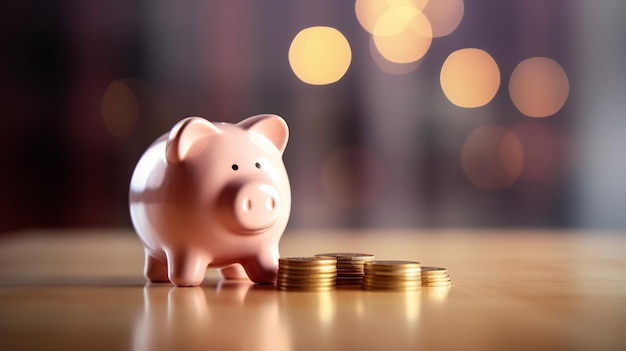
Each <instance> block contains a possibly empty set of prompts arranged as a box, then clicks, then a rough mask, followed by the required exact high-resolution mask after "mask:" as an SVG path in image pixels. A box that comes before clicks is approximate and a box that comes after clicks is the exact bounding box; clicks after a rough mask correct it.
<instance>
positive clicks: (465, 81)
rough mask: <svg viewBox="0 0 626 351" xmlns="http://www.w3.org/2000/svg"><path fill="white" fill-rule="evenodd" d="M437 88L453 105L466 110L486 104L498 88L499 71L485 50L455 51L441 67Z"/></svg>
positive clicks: (468, 49)
mask: <svg viewBox="0 0 626 351" xmlns="http://www.w3.org/2000/svg"><path fill="white" fill-rule="evenodd" d="M440 81H441V88H442V89H443V92H444V94H445V95H446V97H447V98H448V100H450V102H452V103H453V104H455V105H457V106H460V107H466V108H473V107H480V106H484V105H486V104H487V103H488V102H489V101H491V99H493V97H494V96H495V95H496V92H497V91H498V88H499V87H500V69H499V68H498V64H497V63H496V61H495V60H494V59H493V58H492V57H491V55H489V54H488V53H487V52H486V51H484V50H481V49H476V48H466V49H461V50H457V51H455V52H453V53H451V54H450V56H448V58H447V59H446V61H445V62H444V63H443V66H442V67H441V75H440Z"/></svg>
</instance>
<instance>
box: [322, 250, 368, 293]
mask: <svg viewBox="0 0 626 351" xmlns="http://www.w3.org/2000/svg"><path fill="white" fill-rule="evenodd" d="M315 256H316V257H335V258H336V259H337V286H361V283H362V282H363V264H364V263H365V262H371V261H374V259H375V257H374V255H371V254H363V253H323V254H317V255H315Z"/></svg>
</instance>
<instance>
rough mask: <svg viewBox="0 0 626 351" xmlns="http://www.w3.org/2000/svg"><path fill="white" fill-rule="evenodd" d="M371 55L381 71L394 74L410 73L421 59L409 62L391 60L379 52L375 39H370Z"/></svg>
mask: <svg viewBox="0 0 626 351" xmlns="http://www.w3.org/2000/svg"><path fill="white" fill-rule="evenodd" d="M370 55H371V56H372V59H373V60H374V63H376V65H377V66H378V68H380V70H381V71H383V72H385V73H389V74H394V75H401V74H409V73H411V72H413V71H415V69H416V68H417V66H419V64H420V62H421V61H415V62H409V63H396V62H391V61H389V60H387V59H386V58H384V57H383V55H381V54H380V52H378V49H376V45H375V44H374V39H373V38H372V39H371V40H370Z"/></svg>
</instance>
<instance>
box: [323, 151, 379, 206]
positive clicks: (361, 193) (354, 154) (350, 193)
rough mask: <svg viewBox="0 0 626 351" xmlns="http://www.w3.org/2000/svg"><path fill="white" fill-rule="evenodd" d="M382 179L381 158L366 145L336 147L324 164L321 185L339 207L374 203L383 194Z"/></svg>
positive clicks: (328, 196) (327, 195)
mask: <svg viewBox="0 0 626 351" xmlns="http://www.w3.org/2000/svg"><path fill="white" fill-rule="evenodd" d="M382 183H383V171H382V167H381V165H380V161H379V160H378V159H377V158H376V157H375V156H374V155H373V154H372V153H370V152H369V151H367V150H365V149H363V148H358V147H342V148H339V149H336V150H334V151H333V152H331V153H330V154H329V155H328V157H327V158H326V160H325V161H324V164H323V166H322V172H321V184H322V189H323V191H324V194H325V195H326V197H327V198H328V199H329V200H330V201H331V202H332V203H333V204H335V205H337V206H338V207H342V208H363V207H367V206H368V205H371V204H372V202H374V201H375V200H376V199H377V198H378V196H379V195H380V192H381V189H382Z"/></svg>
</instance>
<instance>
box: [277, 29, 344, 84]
mask: <svg viewBox="0 0 626 351" xmlns="http://www.w3.org/2000/svg"><path fill="white" fill-rule="evenodd" d="M351 60H352V51H351V50H350V44H349V43H348V40H346V38H345V37H344V36H343V34H341V32H339V31H338V30H337V29H335V28H332V27H323V26H319V27H309V28H306V29H303V30H301V31H300V32H299V33H298V34H297V35H296V36H295V38H294V39H293V41H292V42H291V46H290V47H289V64H290V65H291V69H292V70H293V72H294V73H295V75H296V76H297V77H298V78H299V79H300V80H302V81H303V82H305V83H308V84H312V85H325V84H331V83H334V82H336V81H338V80H339V79H341V77H343V75H344V74H345V73H346V71H347V70H348V67H350V62H351Z"/></svg>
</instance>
